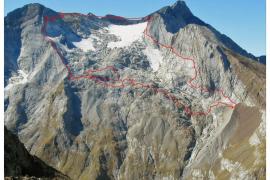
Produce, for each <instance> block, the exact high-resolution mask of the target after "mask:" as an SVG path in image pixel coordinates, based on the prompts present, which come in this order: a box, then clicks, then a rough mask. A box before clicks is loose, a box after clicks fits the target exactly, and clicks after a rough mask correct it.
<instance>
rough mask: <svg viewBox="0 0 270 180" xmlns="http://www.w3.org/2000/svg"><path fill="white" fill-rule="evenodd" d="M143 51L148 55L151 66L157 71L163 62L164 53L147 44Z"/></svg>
mask: <svg viewBox="0 0 270 180" xmlns="http://www.w3.org/2000/svg"><path fill="white" fill-rule="evenodd" d="M143 53H144V54H145V55H146V56H147V58H148V60H149V62H150V66H151V68H152V69H153V70H154V72H156V71H157V70H158V69H159V66H160V64H161V63H162V59H163V57H162V55H161V52H160V51H159V50H158V49H154V48H153V47H150V46H147V47H146V49H145V50H143Z"/></svg>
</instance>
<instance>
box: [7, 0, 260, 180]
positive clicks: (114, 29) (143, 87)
mask: <svg viewBox="0 0 270 180" xmlns="http://www.w3.org/2000/svg"><path fill="white" fill-rule="evenodd" d="M12 32H16V33H12ZM5 38H6V39H5V82H6V87H5V125H6V126H7V128H8V129H11V130H13V131H14V132H16V133H17V134H18V136H19V138H20V140H21V141H22V142H23V143H24V144H25V146H26V147H27V149H28V150H29V151H30V152H31V154H34V155H36V156H37V157H39V158H41V159H42V160H44V161H45V162H46V163H47V164H49V165H51V166H53V167H54V168H56V169H58V170H60V171H61V172H63V173H64V174H67V175H68V176H70V177H71V178H73V179H89V178H90V177H91V178H92V179H143V178H144V179H162V178H168V179H179V178H181V179H190V178H200V177H201V178H206V179H209V178H214V177H216V178H218V177H229V176H230V177H236V176H240V175H241V174H245V176H243V177H241V178H242V179H247V178H251V179H252V178H255V177H263V176H264V175H265V164H264V163H263V162H264V155H265V149H264V144H265V127H264V123H265V66H264V65H262V64H259V63H258V62H257V61H255V60H254V58H253V56H252V55H250V54H248V53H247V52H245V51H244V50H243V49H242V48H240V47H239V46H238V45H236V44H235V43H234V42H233V41H232V40H230V39H228V38H227V37H226V36H224V35H222V34H220V33H219V32H218V31H216V30H215V29H214V28H213V27H211V26H210V25H207V24H206V23H204V22H203V21H201V20H200V19H198V18H197V17H195V16H193V15H192V13H191V12H190V10H189V9H188V7H187V6H186V5H185V3H184V2H183V1H177V2H176V3H175V4H174V5H172V6H170V7H165V8H162V9H161V10H159V11H157V12H154V13H152V14H151V15H149V16H146V17H144V18H141V19H140V18H139V19H125V18H123V17H119V16H112V15H108V16H105V17H97V16H95V15H93V14H88V15H82V14H78V13H56V12H54V11H52V10H50V9H47V8H45V7H44V6H42V5H39V4H29V5H26V6H24V7H23V8H21V9H18V10H15V11H14V12H11V13H9V14H8V15H7V17H5ZM15 45H16V46H15ZM9 47H14V48H13V49H14V50H13V51H11V50H9V49H10V48H9ZM248 112H256V113H254V114H251V115H254V116H252V119H247V118H246V117H245V116H242V115H241V114H243V113H244V114H246V113H248ZM239 114H240V115H239ZM251 115H250V116H251ZM245 122H247V123H245ZM244 124H247V126H246V127H247V128H248V131H247V133H241V129H243V128H241V127H243V125H244ZM249 125H250V126H249ZM240 135H241V136H240ZM236 137H241V138H238V141H236V140H235V141H234V140H233V139H237V138H236ZM254 139H255V140H254ZM242 140H245V141H244V142H243V143H241V144H239V143H238V142H240V141H242ZM237 144H239V145H238V146H237ZM238 150H239V151H238ZM240 150H242V151H244V152H246V154H244V153H242V154H241V151H240ZM253 154H256V155H255V157H254V159H256V160H255V161H252V160H254V159H251V160H250V161H249V162H248V163H246V162H243V161H242V159H243V158H242V157H241V155H243V156H249V157H253V156H254V155H253ZM228 162H229V163H228ZM235 164H236V165H235ZM234 166H237V167H239V168H238V169H237V170H234V171H230V170H231V168H230V167H234Z"/></svg>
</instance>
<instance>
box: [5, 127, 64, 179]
mask: <svg viewBox="0 0 270 180" xmlns="http://www.w3.org/2000/svg"><path fill="white" fill-rule="evenodd" d="M5 177H6V179H12V178H16V177H20V178H22V179H23V178H24V179H31V178H41V179H63V180H64V179H66V180H67V179H69V178H68V177H67V176H65V175H63V174H62V173H60V172H58V171H57V170H55V169H54V168H52V167H50V166H48V165H46V164H45V163H44V162H43V161H41V160H40V159H39V158H37V157H36V156H31V155H30V154H29V153H28V151H27V150H26V149H25V147H24V145H23V144H22V143H21V142H20V141H19V139H18V138H17V137H16V136H15V135H14V134H12V133H11V132H10V131H9V130H7V129H6V127H5Z"/></svg>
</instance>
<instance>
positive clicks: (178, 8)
mask: <svg viewBox="0 0 270 180" xmlns="http://www.w3.org/2000/svg"><path fill="white" fill-rule="evenodd" d="M156 13H158V14H159V15H161V16H162V18H163V19H164V21H165V24H166V29H167V31H168V32H171V33H176V32H178V31H179V29H180V28H182V27H184V26H186V25H187V24H192V23H194V24H199V25H204V24H205V23H204V22H203V21H201V20H200V19H198V18H197V17H195V16H194V15H193V14H192V12H191V11H190V9H189V8H188V7H187V5H186V3H185V2H184V1H181V0H179V1H177V2H176V3H175V4H173V5H172V6H166V7H164V8H162V9H160V10H158V11H157V12H156Z"/></svg>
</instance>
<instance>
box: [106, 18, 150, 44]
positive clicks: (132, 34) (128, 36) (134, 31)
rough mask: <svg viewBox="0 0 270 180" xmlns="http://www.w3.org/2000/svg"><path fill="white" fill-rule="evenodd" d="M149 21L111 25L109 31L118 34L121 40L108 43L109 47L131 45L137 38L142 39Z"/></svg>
mask: <svg viewBox="0 0 270 180" xmlns="http://www.w3.org/2000/svg"><path fill="white" fill-rule="evenodd" d="M146 26H147V22H143V23H139V24H132V25H110V26H109V27H108V31H109V33H110V34H113V35H115V36H117V37H118V38H119V39H120V41H117V42H110V43H108V47H109V48H114V47H116V48H119V47H127V46H130V45H131V44H132V43H133V42H134V41H136V40H142V37H143V32H144V30H145V29H146Z"/></svg>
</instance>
